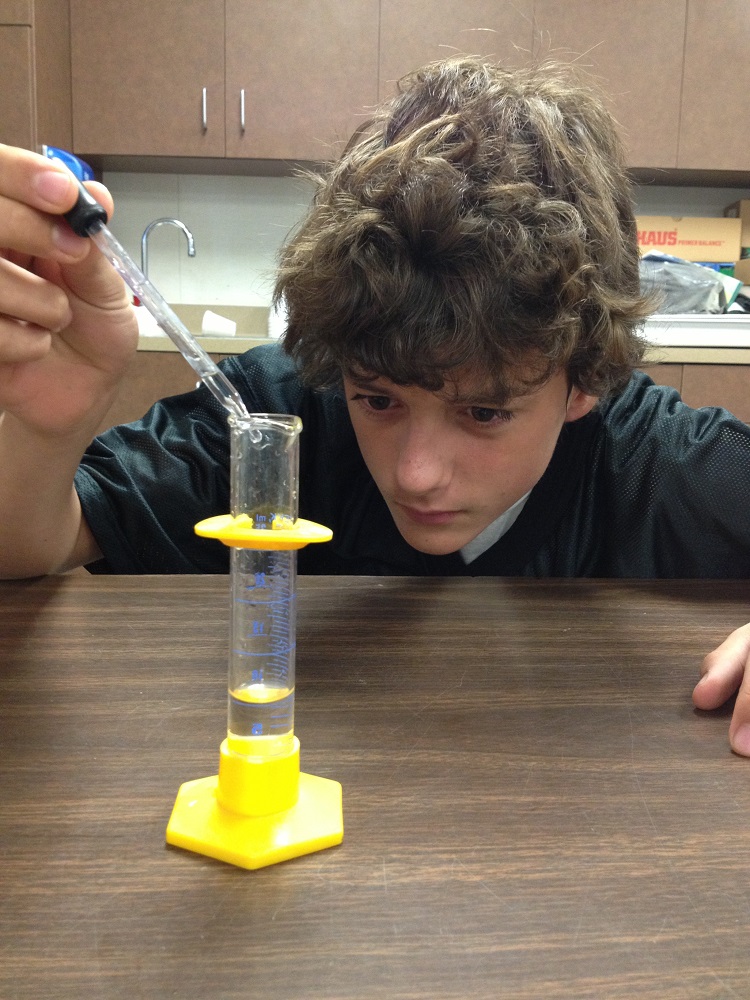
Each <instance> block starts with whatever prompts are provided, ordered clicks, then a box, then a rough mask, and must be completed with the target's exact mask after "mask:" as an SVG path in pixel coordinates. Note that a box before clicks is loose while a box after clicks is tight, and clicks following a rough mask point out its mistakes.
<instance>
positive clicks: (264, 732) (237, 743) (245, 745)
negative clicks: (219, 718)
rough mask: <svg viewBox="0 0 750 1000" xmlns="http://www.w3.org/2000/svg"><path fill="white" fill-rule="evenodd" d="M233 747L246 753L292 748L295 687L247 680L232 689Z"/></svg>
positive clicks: (257, 754) (253, 754)
mask: <svg viewBox="0 0 750 1000" xmlns="http://www.w3.org/2000/svg"><path fill="white" fill-rule="evenodd" d="M228 729H229V731H228V733H227V740H228V743H229V749H230V750H233V751H234V752H235V753H238V754H242V755H243V756H246V757H275V756H277V755H279V754H283V753H287V752H288V751H289V750H291V747H292V743H293V739H294V688H279V687H271V686H270V685H268V684H247V685H243V686H242V687H238V688H235V689H234V690H233V691H230V692H229V726H228Z"/></svg>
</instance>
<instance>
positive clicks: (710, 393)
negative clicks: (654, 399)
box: [643, 364, 750, 423]
mask: <svg viewBox="0 0 750 1000" xmlns="http://www.w3.org/2000/svg"><path fill="white" fill-rule="evenodd" d="M643 371H645V372H646V373H647V374H648V375H650V376H651V378H652V379H653V380H654V382H656V383H657V384H658V385H671V386H672V387H673V388H675V389H677V391H678V392H679V393H680V395H681V396H682V398H683V400H684V402H686V403H687V405H688V406H693V407H700V406H723V407H724V408H725V409H727V410H729V411H730V413H733V414H734V415H735V416H736V417H738V418H739V419H740V420H744V421H745V422H746V423H750V365H710V364H685V365H680V364H661V365H647V366H645V367H644V368H643Z"/></svg>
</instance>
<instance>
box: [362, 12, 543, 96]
mask: <svg viewBox="0 0 750 1000" xmlns="http://www.w3.org/2000/svg"><path fill="white" fill-rule="evenodd" d="M533 6H534V4H533V0H516V2H514V3H509V4H505V3H503V4H499V3H498V2H497V0H462V2H461V3H456V0H381V25H380V97H381V99H382V98H386V97H390V96H391V95H392V94H393V93H394V92H395V84H396V81H397V80H398V79H400V77H402V76H403V75H404V74H405V73H409V72H411V71H412V70H415V69H419V67H420V66H423V65H425V63H428V62H432V61H434V60H436V59H445V58H446V57H447V56H450V55H473V56H488V57H492V58H493V59H496V60H498V61H503V62H505V63H507V64H508V65H509V66H517V65H520V64H523V63H524V62H527V61H528V59H529V55H530V52H531V48H532V41H533Z"/></svg>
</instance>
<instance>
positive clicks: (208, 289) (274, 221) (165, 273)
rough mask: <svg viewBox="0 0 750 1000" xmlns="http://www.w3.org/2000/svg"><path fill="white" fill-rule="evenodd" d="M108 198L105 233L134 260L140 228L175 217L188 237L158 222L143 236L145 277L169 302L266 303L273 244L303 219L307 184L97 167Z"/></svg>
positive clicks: (138, 257) (307, 199) (279, 179)
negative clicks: (191, 245) (110, 211)
mask: <svg viewBox="0 0 750 1000" xmlns="http://www.w3.org/2000/svg"><path fill="white" fill-rule="evenodd" d="M103 180H104V183H105V184H106V185H107V187H108V188H109V190H110V191H111V192H112V195H113V197H114V199H115V213H114V216H113V218H112V225H111V228H112V231H113V233H114V234H115V235H116V236H117V238H118V239H119V240H120V242H121V243H122V244H123V246H124V247H125V249H126V250H127V251H128V252H129V253H130V254H131V256H132V257H133V259H134V260H136V261H137V262H138V263H140V260H141V234H142V233H143V231H144V229H145V228H146V226H147V225H148V224H149V223H150V222H153V220H154V219H158V218H162V217H171V218H177V219H179V220H180V221H181V222H184V223H185V225H186V226H187V227H188V229H189V230H190V231H191V232H192V234H193V238H194V240H195V257H193V258H190V257H188V255H187V240H186V238H185V235H184V233H182V232H180V231H179V230H178V229H176V228H175V227H174V226H159V227H158V228H157V229H154V230H153V231H152V233H151V234H150V236H149V242H148V270H149V275H148V276H149V278H150V279H151V280H152V281H153V283H154V284H155V285H156V287H157V288H158V289H159V291H160V292H161V293H162V294H163V295H164V297H165V298H166V299H167V301H169V302H185V303H199V304H204V305H221V304H223V305H241V306H268V305H269V304H270V301H271V293H272V291H273V281H274V271H275V266H276V258H277V254H278V251H279V248H280V247H281V245H282V244H283V242H284V240H285V239H286V237H287V235H288V233H289V232H290V231H291V230H292V229H293V228H294V226H295V225H296V224H297V222H298V221H299V220H300V219H301V218H302V217H303V215H304V214H305V211H306V210H307V207H308V205H309V203H310V199H311V197H312V186H311V185H310V184H309V183H307V182H303V181H301V180H297V179H292V178H287V177H222V176H219V177H207V176H204V175H194V174H184V175H183V174H180V175H177V174H138V173H114V172H110V173H105V174H104V177H103Z"/></svg>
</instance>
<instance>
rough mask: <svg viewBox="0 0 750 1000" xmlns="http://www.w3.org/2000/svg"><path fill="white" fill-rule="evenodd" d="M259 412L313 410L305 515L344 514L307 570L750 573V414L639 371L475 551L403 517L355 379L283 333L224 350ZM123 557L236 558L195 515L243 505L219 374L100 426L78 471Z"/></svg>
mask: <svg viewBox="0 0 750 1000" xmlns="http://www.w3.org/2000/svg"><path fill="white" fill-rule="evenodd" d="M222 368H223V369H224V371H225V372H226V374H227V376H228V377H229V378H230V379H231V380H232V381H233V383H234V384H235V386H236V387H237V388H238V390H239V391H240V393H241V395H242V397H243V399H244V401H245V404H246V406H247V408H248V410H250V411H251V412H256V413H258V412H262V413H294V414H297V415H298V416H300V417H301V418H302V421H303V428H304V429H303V432H302V435H301V438H300V516H301V517H305V518H309V519H310V520H313V521H318V522H320V523H321V524H325V525H327V526H328V527H330V528H332V529H333V533H334V538H333V541H332V542H329V543H327V544H324V545H310V546H308V547H307V548H305V549H302V550H300V552H299V571H300V573H320V574H356V575H412V576H422V575H437V576H445V575H459V574H465V575H470V576H537V577H576V576H577V577H636V578H655V577H672V578H676V577H715V578H717V577H740V578H742V577H750V505H749V504H748V497H749V496H750V428H749V427H748V426H746V425H745V424H744V423H742V422H740V421H739V420H737V419H735V418H734V417H732V416H731V415H730V414H729V413H727V412H726V411H725V410H721V409H713V408H711V409H700V410H693V409H691V408H690V407H688V406H686V405H685V404H684V403H683V402H682V401H681V399H680V397H679V395H678V394H677V393H676V392H675V391H674V390H673V389H669V388H665V387H662V386H656V385H654V384H653V382H652V381H651V380H650V379H649V378H648V377H647V376H646V375H643V374H641V373H636V374H635V375H634V376H633V378H632V380H631V381H630V383H629V385H628V386H627V388H626V389H625V390H624V392H622V393H621V394H620V395H619V396H617V397H615V398H613V399H611V400H608V401H606V402H605V403H603V404H601V405H600V406H599V407H597V408H596V409H595V410H594V411H592V412H591V413H590V414H588V416H586V417H583V418H582V419H581V420H578V421H575V422H573V423H570V424H566V425H565V426H564V428H563V431H562V433H561V435H560V438H559V441H558V443H557V447H556V450H555V453H554V455H553V457H552V460H551V462H550V464H549V466H548V468H547V470H546V472H545V474H544V475H543V477H542V479H541V480H540V481H539V483H537V485H536V486H535V487H534V489H533V490H532V492H531V496H530V497H529V500H528V501H527V503H526V506H525V507H524V509H523V511H522V513H521V515H520V517H519V518H518V520H517V521H516V522H515V524H514V525H513V527H512V528H511V529H510V531H509V532H508V533H507V534H506V535H504V536H503V537H502V538H501V539H500V540H499V541H498V542H496V543H495V544H494V545H493V546H492V547H491V548H490V549H488V550H487V551H486V552H484V553H483V554H482V555H481V556H479V558H478V559H476V560H475V561H474V562H472V563H470V564H469V565H468V566H465V565H464V563H463V561H462V560H461V557H460V555H458V554H454V555H449V556H427V555H424V554H422V553H420V552H417V551H415V550H414V549H412V548H411V547H410V546H409V545H408V544H407V543H406V542H405V541H404V540H403V538H402V537H401V536H400V534H399V533H398V531H397V529H396V527H395V525H394V523H393V520H392V519H391V516H390V514H389V512H388V509H387V507H386V505H385V503H384V501H383V499H382V497H381V496H380V493H379V492H378V489H377V487H376V486H375V484H374V482H373V480H372V478H371V477H370V475H369V473H368V471H367V469H366V467H365V465H364V462H363V460H362V457H361V455H360V453H359V449H358V447H357V442H356V439H355V437H354V432H353V430H352V427H351V423H350V421H349V417H348V414H347V410H346V403H345V400H344V398H343V395H342V394H341V393H340V392H339V391H336V390H331V391H316V390H312V389H309V388H305V387H304V386H302V385H301V384H300V382H299V380H298V378H297V376H296V374H295V370H294V366H293V363H292V362H291V361H290V360H289V358H287V357H286V355H285V354H284V353H283V351H282V349H281V348H280V347H279V346H278V345H276V344H269V345H267V346H263V347H258V348H255V349H254V350H252V351H249V352H248V353H247V354H244V355H240V356H237V357H234V358H230V359H228V360H226V361H224V362H222ZM76 488H77V490H78V493H79V496H80V498H81V503H82V506H83V512H84V516H85V518H86V520H87V522H88V524H89V526H90V528H91V530H92V532H93V534H94V536H95V538H96V540H97V542H98V544H99V547H100V549H101V551H102V553H103V554H104V558H103V559H102V560H100V561H99V562H98V563H96V564H95V565H94V566H91V567H90V569H91V570H92V571H94V572H110V573H222V572H227V570H228V550H227V549H226V548H225V547H224V546H223V545H222V544H221V543H219V542H216V541H212V540H207V539H201V538H198V537H197V536H196V535H195V533H194V531H193V526H194V524H195V523H196V522H197V521H199V520H202V519H203V518H206V517H210V516H211V515H213V514H224V513H228V511H229V434H228V428H227V422H226V415H225V412H224V410H223V409H222V408H221V407H220V406H219V404H218V403H216V402H215V401H214V399H213V397H212V396H211V395H210V394H209V393H208V392H207V390H206V389H204V388H200V389H197V390H196V391H195V392H190V393H186V394H185V395H182V396H174V397H172V398H170V399H166V400H163V401H161V402H159V403H157V404H156V405H155V406H154V407H153V408H152V409H151V410H150V411H149V412H148V413H147V414H146V415H145V416H144V417H143V418H142V419H141V420H139V421H137V422H135V423H132V424H127V425H124V426H121V427H115V428H113V429H111V430H108V431H106V432H105V433H104V434H102V435H101V436H100V437H98V438H97V439H96V440H95V441H94V442H93V443H92V444H91V446H90V448H89V449H88V451H87V452H86V455H85V456H84V458H83V461H82V463H81V467H80V469H79V471H78V473H77V476H76Z"/></svg>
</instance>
